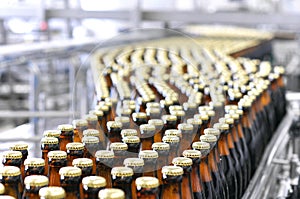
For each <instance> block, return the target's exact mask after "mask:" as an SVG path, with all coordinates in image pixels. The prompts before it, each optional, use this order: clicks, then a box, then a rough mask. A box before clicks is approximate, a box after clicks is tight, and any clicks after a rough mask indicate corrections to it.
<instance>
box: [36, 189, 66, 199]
mask: <svg viewBox="0 0 300 199" xmlns="http://www.w3.org/2000/svg"><path fill="white" fill-rule="evenodd" d="M39 196H40V198H42V199H63V198H65V197H66V192H65V190H64V189H63V188H62V187H56V186H50V187H43V188H41V189H40V191H39Z"/></svg>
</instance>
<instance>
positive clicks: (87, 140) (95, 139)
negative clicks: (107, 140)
mask: <svg viewBox="0 0 300 199" xmlns="http://www.w3.org/2000/svg"><path fill="white" fill-rule="evenodd" d="M81 141H82V143H85V144H97V143H99V138H98V137H93V136H84V137H83V138H82V140H81Z"/></svg>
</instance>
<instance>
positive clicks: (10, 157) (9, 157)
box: [2, 151, 25, 180]
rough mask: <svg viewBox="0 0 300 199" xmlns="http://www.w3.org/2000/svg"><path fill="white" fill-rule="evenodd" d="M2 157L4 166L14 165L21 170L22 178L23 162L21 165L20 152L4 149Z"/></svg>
mask: <svg viewBox="0 0 300 199" xmlns="http://www.w3.org/2000/svg"><path fill="white" fill-rule="evenodd" d="M2 156H3V158H2V164H3V165H4V166H16V167H18V168H19V169H20V171H21V176H22V180H23V176H25V174H24V170H23V171H22V170H21V169H24V164H23V166H22V153H21V152H20V151H4V152H3V155H2Z"/></svg>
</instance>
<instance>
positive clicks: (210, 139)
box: [200, 135, 218, 143]
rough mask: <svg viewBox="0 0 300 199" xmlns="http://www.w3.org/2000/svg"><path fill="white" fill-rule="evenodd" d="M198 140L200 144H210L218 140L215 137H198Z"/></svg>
mask: <svg viewBox="0 0 300 199" xmlns="http://www.w3.org/2000/svg"><path fill="white" fill-rule="evenodd" d="M200 140H201V141H202V142H208V143H211V142H216V141H217V140H218V139H217V137H216V136H214V135H201V136H200Z"/></svg>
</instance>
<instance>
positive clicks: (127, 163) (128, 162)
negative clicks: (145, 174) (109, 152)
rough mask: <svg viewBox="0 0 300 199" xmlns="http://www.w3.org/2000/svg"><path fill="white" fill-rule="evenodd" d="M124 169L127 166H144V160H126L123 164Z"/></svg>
mask: <svg viewBox="0 0 300 199" xmlns="http://www.w3.org/2000/svg"><path fill="white" fill-rule="evenodd" d="M123 164H124V165H125V166H126V167H128V166H132V167H134V166H138V167H141V166H144V160H143V159H141V158H126V159H125V160H124V163H123Z"/></svg>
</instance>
